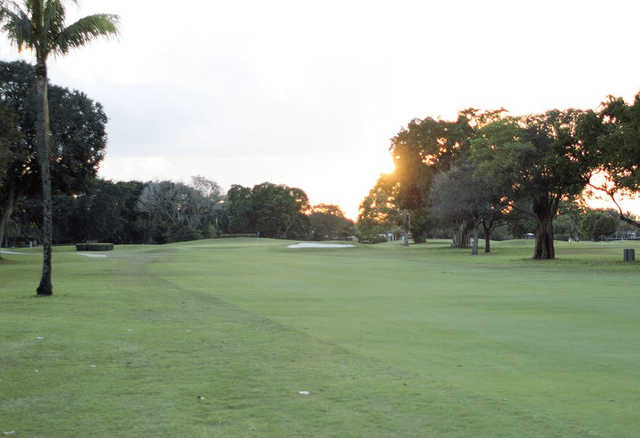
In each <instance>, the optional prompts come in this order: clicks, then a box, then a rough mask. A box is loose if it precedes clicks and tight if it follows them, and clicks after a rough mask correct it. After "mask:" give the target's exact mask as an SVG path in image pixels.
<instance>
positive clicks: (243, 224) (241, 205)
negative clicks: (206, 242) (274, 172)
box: [225, 182, 311, 239]
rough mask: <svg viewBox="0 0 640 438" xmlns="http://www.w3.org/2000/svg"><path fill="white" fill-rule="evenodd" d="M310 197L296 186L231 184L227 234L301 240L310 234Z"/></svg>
mask: <svg viewBox="0 0 640 438" xmlns="http://www.w3.org/2000/svg"><path fill="white" fill-rule="evenodd" d="M310 212H311V206H310V205H309V199H308V198H307V195H306V193H305V192H304V191H302V190H301V189H299V188H296V187H289V186H286V185H282V184H272V183H269V182H265V183H262V184H258V185H256V186H254V187H253V188H248V187H243V186H239V185H233V186H231V188H230V189H229V191H228V192H227V198H226V201H225V214H226V216H227V218H228V222H229V224H228V228H227V231H228V232H230V233H234V234H235V233H260V236H263V237H275V238H288V239H301V238H307V237H308V236H309V233H310V223H309V216H308V214H309V213H310Z"/></svg>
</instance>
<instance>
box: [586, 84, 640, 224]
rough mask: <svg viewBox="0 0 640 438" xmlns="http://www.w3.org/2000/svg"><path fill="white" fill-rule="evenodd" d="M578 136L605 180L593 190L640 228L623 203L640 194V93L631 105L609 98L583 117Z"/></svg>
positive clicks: (594, 186) (590, 159) (615, 98)
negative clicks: (628, 197) (624, 199)
mask: <svg viewBox="0 0 640 438" xmlns="http://www.w3.org/2000/svg"><path fill="white" fill-rule="evenodd" d="M578 135H579V137H580V139H581V140H582V142H583V145H584V149H585V151H586V153H587V154H588V159H589V161H590V162H591V163H592V166H593V167H594V168H596V169H597V170H599V171H600V176H601V177H602V178H603V179H604V183H602V184H600V183H595V184H591V187H592V188H594V189H596V190H599V191H601V192H604V193H606V194H607V195H608V196H609V198H610V199H611V200H612V201H613V202H614V203H615V205H616V207H617V208H618V212H619V215H620V218H621V219H622V220H624V221H626V222H627V223H629V224H631V225H634V226H635V227H638V228H640V222H638V221H636V220H635V219H634V218H633V217H632V215H631V214H629V213H627V212H625V211H623V210H622V207H621V206H620V203H619V200H620V197H622V196H631V195H634V194H637V193H638V192H640V93H639V94H637V95H636V96H635V99H634V101H633V103H631V104H628V103H626V102H625V101H624V99H622V98H621V97H613V96H609V98H608V99H607V100H605V101H604V102H602V104H601V106H600V110H599V111H588V112H587V113H586V114H585V115H584V116H583V117H582V119H581V120H580V124H579V127H578Z"/></svg>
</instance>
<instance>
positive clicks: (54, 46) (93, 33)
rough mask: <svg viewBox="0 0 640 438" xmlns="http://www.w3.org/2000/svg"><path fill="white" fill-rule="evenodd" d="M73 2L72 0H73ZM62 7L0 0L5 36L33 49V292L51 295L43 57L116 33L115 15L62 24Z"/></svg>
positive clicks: (49, 1) (55, 2)
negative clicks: (38, 249) (38, 195)
mask: <svg viewBox="0 0 640 438" xmlns="http://www.w3.org/2000/svg"><path fill="white" fill-rule="evenodd" d="M74 3H76V2H75V1H74ZM65 18H66V9H65V6H64V2H63V1H62V0H21V1H11V2H3V3H0V22H2V23H3V26H2V28H3V30H4V31H5V32H6V33H7V35H8V37H9V40H10V41H11V42H12V43H14V44H15V45H16V46H17V47H18V50H22V49H25V48H26V49H30V50H33V52H34V53H35V57H36V68H35V78H36V99H37V102H38V116H37V126H38V142H37V143H38V158H39V164H40V172H41V177H42V198H43V202H42V205H43V253H44V257H43V263H42V277H41V280H40V284H39V286H38V288H37V294H38V295H40V296H47V295H51V294H53V286H52V284H51V243H52V231H53V218H52V202H51V196H52V193H51V175H50V169H49V153H50V151H51V138H50V137H51V133H50V115H49V99H48V79H47V61H48V59H49V56H50V55H51V54H54V55H65V54H67V53H68V52H69V51H70V50H71V49H74V48H77V47H82V46H84V45H86V44H87V43H88V42H89V41H91V40H93V39H95V38H97V37H101V36H110V35H116V34H117V20H118V17H117V16H115V15H108V14H96V15H90V16H88V17H84V18H81V19H80V20H78V21H76V22H75V23H73V24H70V25H67V24H66V23H65V21H66V20H65Z"/></svg>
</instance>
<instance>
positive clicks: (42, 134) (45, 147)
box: [36, 60, 53, 296]
mask: <svg viewBox="0 0 640 438" xmlns="http://www.w3.org/2000/svg"><path fill="white" fill-rule="evenodd" d="M36 89H37V90H36V93H37V98H38V104H39V105H38V119H37V129H38V158H39V161H40V173H41V176H42V213H43V221H42V248H43V259H42V278H41V279H40V285H39V286H38V289H37V294H38V295H39V296H49V295H52V294H53V286H52V284H51V243H52V238H53V216H52V203H51V172H50V169H49V151H50V150H51V145H50V142H51V135H50V132H49V131H50V127H49V97H48V84H47V65H46V63H45V62H43V61H40V60H38V63H37V64H36Z"/></svg>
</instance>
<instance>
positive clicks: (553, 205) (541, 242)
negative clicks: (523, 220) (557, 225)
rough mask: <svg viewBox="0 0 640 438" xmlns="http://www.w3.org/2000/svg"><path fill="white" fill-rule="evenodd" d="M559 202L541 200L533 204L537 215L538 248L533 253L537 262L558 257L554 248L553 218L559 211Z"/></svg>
mask: <svg viewBox="0 0 640 438" xmlns="http://www.w3.org/2000/svg"><path fill="white" fill-rule="evenodd" d="M558 202H559V201H558V200H556V199H541V200H535V201H534V203H533V212H534V213H535V215H536V234H535V236H536V248H535V250H534V253H533V258H534V259H535V260H548V259H554V258H555V257H556V253H555V248H554V246H553V218H554V217H555V215H556V212H557V210H558Z"/></svg>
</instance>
